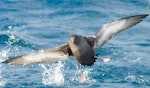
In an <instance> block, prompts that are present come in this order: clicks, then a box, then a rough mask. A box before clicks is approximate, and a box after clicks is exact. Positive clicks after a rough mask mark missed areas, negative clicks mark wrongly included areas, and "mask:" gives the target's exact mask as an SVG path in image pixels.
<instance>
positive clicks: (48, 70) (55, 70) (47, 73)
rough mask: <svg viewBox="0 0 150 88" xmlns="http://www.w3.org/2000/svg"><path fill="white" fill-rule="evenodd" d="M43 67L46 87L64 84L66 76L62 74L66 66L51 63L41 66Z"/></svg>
mask: <svg viewBox="0 0 150 88" xmlns="http://www.w3.org/2000/svg"><path fill="white" fill-rule="evenodd" d="M41 67H42V68H43V73H42V76H43V77H42V83H43V84H44V85H52V84H55V85H63V84H64V76H63V73H62V72H63V67H64V64H62V62H61V61H59V62H58V63H51V64H47V65H43V64H41Z"/></svg>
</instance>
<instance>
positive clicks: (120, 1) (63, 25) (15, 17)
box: [0, 0, 150, 88]
mask: <svg viewBox="0 0 150 88" xmlns="http://www.w3.org/2000/svg"><path fill="white" fill-rule="evenodd" d="M149 13H150V0H0V62H2V61H4V60H6V59H9V58H11V57H15V56H19V55H22V54H26V53H30V52H33V51H37V50H41V49H47V48H53V47H56V46H59V45H62V44H65V43H66V42H67V40H68V38H69V37H70V36H71V35H72V34H78V35H83V36H89V35H92V34H94V33H95V32H97V31H98V30H99V29H100V27H101V26H102V25H103V24H105V23H107V22H111V21H113V20H116V19H119V18H122V17H126V16H132V15H138V14H149ZM96 53H98V54H100V56H98V59H97V61H96V62H95V64H94V65H93V66H91V67H88V66H84V67H83V72H84V74H85V76H86V80H85V82H84V83H80V82H79V77H80V69H79V66H78V63H77V61H76V60H75V58H74V57H70V59H67V60H64V61H61V62H55V63H44V64H36V65H31V66H12V65H7V64H0V88H150V16H149V17H147V18H146V19H144V20H143V21H142V22H141V23H139V24H138V25H136V26H134V27H132V28H129V29H128V30H125V31H123V32H121V33H119V34H118V35H117V36H115V37H114V38H113V39H111V40H110V41H109V42H108V43H107V44H105V45H104V46H103V47H101V48H99V49H98V50H97V51H96ZM107 57H111V58H112V59H111V60H110V62H108V63H106V62H103V61H102V59H103V58H107Z"/></svg>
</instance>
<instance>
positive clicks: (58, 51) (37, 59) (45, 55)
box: [2, 44, 71, 66]
mask: <svg viewBox="0 0 150 88" xmlns="http://www.w3.org/2000/svg"><path fill="white" fill-rule="evenodd" d="M69 55H71V51H70V48H69V46H68V45H67V44H65V45H62V46H59V47H56V48H51V49H47V50H40V51H36V52H33V53H29V54H25V55H22V56H18V57H15V58H12V59H9V60H6V61H4V62H2V63H8V64H11V65H23V66H25V65H31V64H37V63H44V62H55V61H60V60H65V59H67V58H69Z"/></svg>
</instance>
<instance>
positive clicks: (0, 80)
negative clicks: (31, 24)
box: [0, 26, 19, 86]
mask: <svg viewBox="0 0 150 88" xmlns="http://www.w3.org/2000/svg"><path fill="white" fill-rule="evenodd" d="M16 31H17V27H15V26H9V27H8V30H7V32H6V34H7V35H8V37H9V39H8V40H7V41H5V43H6V44H7V45H6V46H5V47H4V48H2V49H1V51H0V62H2V61H4V60H6V59H8V56H9V54H10V52H11V50H12V48H11V47H12V44H13V43H15V42H17V41H18V40H19V39H18V38H16V37H15V33H16ZM15 51H18V47H17V46H16V47H15ZM0 68H1V69H0V86H5V84H6V83H7V79H6V78H5V77H4V76H3V74H2V71H3V69H4V68H5V67H3V64H0Z"/></svg>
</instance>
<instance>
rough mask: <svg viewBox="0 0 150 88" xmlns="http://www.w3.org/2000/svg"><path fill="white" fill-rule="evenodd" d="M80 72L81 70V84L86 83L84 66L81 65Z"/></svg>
mask: <svg viewBox="0 0 150 88" xmlns="http://www.w3.org/2000/svg"><path fill="white" fill-rule="evenodd" d="M80 70H81V75H80V83H84V82H85V75H84V72H83V71H82V65H81V64H80Z"/></svg>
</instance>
